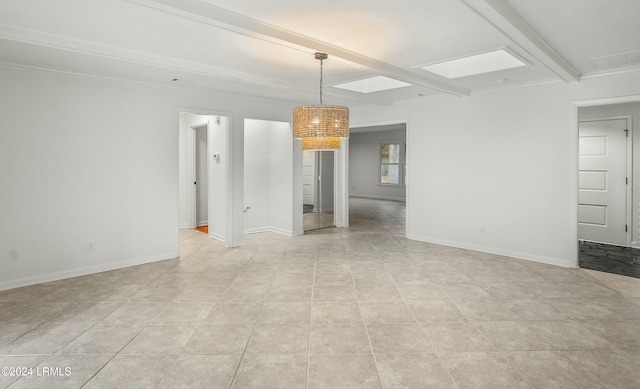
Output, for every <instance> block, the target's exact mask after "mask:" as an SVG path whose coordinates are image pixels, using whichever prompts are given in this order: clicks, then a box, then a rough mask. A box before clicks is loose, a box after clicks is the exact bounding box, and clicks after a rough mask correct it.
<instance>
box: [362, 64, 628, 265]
mask: <svg viewBox="0 0 640 389" xmlns="http://www.w3.org/2000/svg"><path fill="white" fill-rule="evenodd" d="M638 91H640V74H639V73H629V74H621V75H617V76H610V77H600V78H590V79H586V80H583V81H581V82H580V83H571V84H566V83H560V82H559V83H552V84H547V85H537V86H530V87H526V88H517V89H503V90H496V91H493V92H485V93H479V94H474V95H472V96H469V97H464V98H456V97H444V98H439V99H431V100H424V101H414V102H410V103H404V104H397V105H396V106H393V107H389V108H387V109H379V108H375V107H352V108H351V122H352V125H354V126H357V125H358V124H359V123H361V124H362V125H366V124H367V123H371V122H381V121H393V120H403V119H407V118H408V123H409V124H408V127H407V144H408V147H409V152H408V158H409V159H408V164H409V166H410V168H409V185H408V187H407V236H408V237H409V238H411V239H416V240H422V241H427V242H434V243H440V244H446V245H451V246H456V247H463V248H470V249H475V250H479V251H485V252H491V253H497V254H503V255H508V256H513V257H517V258H523V259H529V260H535V261H541V262H546V263H553V264H558V265H562V266H575V265H576V264H577V211H576V210H577V159H578V158H577V143H578V142H577V122H578V113H577V105H576V104H577V103H575V102H578V101H583V100H593V99H603V98H611V97H616V96H634V95H635V96H636V97H640V96H638ZM580 104H583V103H580ZM481 226H483V227H485V231H486V233H485V234H484V235H482V234H480V227H481Z"/></svg>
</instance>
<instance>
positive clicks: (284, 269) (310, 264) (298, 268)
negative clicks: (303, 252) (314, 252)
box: [278, 255, 315, 273]
mask: <svg viewBox="0 0 640 389" xmlns="http://www.w3.org/2000/svg"><path fill="white" fill-rule="evenodd" d="M286 259H287V257H286V255H285V261H283V262H281V263H280V267H278V272H280V273H313V272H314V270H315V263H314V261H303V262H298V261H296V262H288V261H287V260H286Z"/></svg>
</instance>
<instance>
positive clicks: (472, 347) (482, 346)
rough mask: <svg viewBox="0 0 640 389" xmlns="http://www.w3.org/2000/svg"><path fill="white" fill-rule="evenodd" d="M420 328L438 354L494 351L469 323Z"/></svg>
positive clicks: (488, 342)
mask: <svg viewBox="0 0 640 389" xmlns="http://www.w3.org/2000/svg"><path fill="white" fill-rule="evenodd" d="M422 327H423V328H424V332H425V333H426V334H427V337H428V338H429V340H430V341H431V342H432V343H433V347H435V349H436V350H437V351H438V352H462V351H496V348H495V346H494V345H493V344H492V343H491V342H490V341H489V340H488V339H487V338H486V337H485V336H484V334H482V333H481V332H480V331H479V330H478V329H477V328H476V327H475V326H473V325H472V324H470V323H446V324H423V325H422Z"/></svg>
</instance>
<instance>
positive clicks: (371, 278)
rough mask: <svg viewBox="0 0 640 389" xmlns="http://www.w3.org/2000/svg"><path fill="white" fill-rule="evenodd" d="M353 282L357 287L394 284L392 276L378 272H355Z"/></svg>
mask: <svg viewBox="0 0 640 389" xmlns="http://www.w3.org/2000/svg"><path fill="white" fill-rule="evenodd" d="M353 281H354V282H355V283H356V286H358V285H363V284H378V285H379V284H393V283H394V282H393V278H392V277H391V274H389V273H388V272H386V271H384V272H381V271H378V272H374V271H372V272H357V273H356V272H354V273H353Z"/></svg>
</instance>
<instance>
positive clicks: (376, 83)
mask: <svg viewBox="0 0 640 389" xmlns="http://www.w3.org/2000/svg"><path fill="white" fill-rule="evenodd" d="M410 85H411V84H409V83H407V82H402V81H398V80H394V79H393V78H389V77H385V76H374V77H369V78H363V79H361V80H356V81H350V82H343V83H341V84H336V85H333V87H334V88H339V89H346V90H350V91H354V92H358V93H373V92H380V91H386V90H390V89H396V88H403V87H405V86H410Z"/></svg>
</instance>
